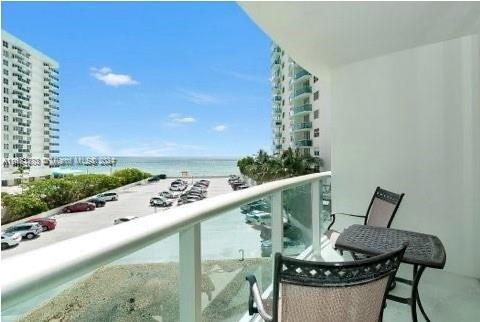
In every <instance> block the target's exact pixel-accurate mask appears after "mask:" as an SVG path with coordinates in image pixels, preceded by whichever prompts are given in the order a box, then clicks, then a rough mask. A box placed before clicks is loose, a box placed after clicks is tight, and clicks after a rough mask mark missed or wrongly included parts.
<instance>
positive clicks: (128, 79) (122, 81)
mask: <svg viewBox="0 0 480 322" xmlns="http://www.w3.org/2000/svg"><path fill="white" fill-rule="evenodd" d="M90 70H91V74H92V76H93V77H95V78H96V79H98V80H99V81H101V82H103V83H104V84H105V85H108V86H114V87H118V86H125V85H136V84H138V82H137V81H136V80H134V79H133V78H132V76H130V75H126V74H115V73H113V71H112V70H111V69H110V68H108V67H101V68H95V67H92V68H91V69H90Z"/></svg>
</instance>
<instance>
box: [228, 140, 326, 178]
mask: <svg viewBox="0 0 480 322" xmlns="http://www.w3.org/2000/svg"><path fill="white" fill-rule="evenodd" d="M237 164H238V167H239V169H240V172H241V173H242V174H244V175H245V176H247V177H249V178H252V179H253V180H255V181H256V182H257V183H263V182H268V181H272V180H277V179H282V178H288V177H293V176H299V175H304V174H309V173H314V172H318V171H319V169H320V167H321V166H322V165H323V161H322V159H320V158H318V157H312V156H310V155H304V154H302V153H300V151H299V150H292V149H291V148H289V149H288V150H285V151H283V153H282V154H281V155H280V156H279V157H276V156H270V155H268V153H266V152H265V151H263V150H260V151H258V153H257V154H256V155H255V156H254V157H246V158H243V159H241V160H239V161H238V163H237Z"/></svg>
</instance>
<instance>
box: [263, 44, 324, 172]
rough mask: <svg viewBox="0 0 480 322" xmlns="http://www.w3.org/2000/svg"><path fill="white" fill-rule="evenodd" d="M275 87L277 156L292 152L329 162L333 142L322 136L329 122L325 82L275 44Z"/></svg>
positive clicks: (274, 133)
mask: <svg viewBox="0 0 480 322" xmlns="http://www.w3.org/2000/svg"><path fill="white" fill-rule="evenodd" d="M271 83H272V129H273V133H272V134H273V146H272V150H273V153H274V154H277V155H278V154H281V152H282V151H285V150H287V149H288V148H292V149H293V150H299V151H300V152H301V153H303V154H306V155H312V156H317V157H321V158H325V157H327V158H328V159H329V157H330V153H329V149H330V144H329V140H330V138H329V135H328V134H325V135H321V134H324V133H323V132H326V131H325V129H328V126H327V125H328V124H327V122H328V118H329V115H327V105H328V102H327V99H328V98H327V95H325V94H324V93H322V88H321V87H322V85H321V83H322V82H321V81H319V79H318V78H317V77H315V76H314V75H312V74H310V73H309V72H308V71H306V70H305V69H303V68H302V67H301V66H300V65H298V64H296V63H295V61H293V60H292V59H291V58H290V57H289V56H288V55H287V54H285V52H284V51H283V50H282V49H281V48H280V47H279V46H277V45H276V44H272V47H271ZM322 123H323V124H322ZM325 141H328V143H327V142H325ZM324 142H325V143H324ZM324 161H326V162H328V164H329V163H330V162H329V161H330V160H324Z"/></svg>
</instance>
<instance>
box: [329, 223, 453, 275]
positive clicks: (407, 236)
mask: <svg viewBox="0 0 480 322" xmlns="http://www.w3.org/2000/svg"><path fill="white" fill-rule="evenodd" d="M404 242H408V247H407V249H406V250H405V254H404V255H403V258H402V262H404V263H408V264H417V265H424V266H427V267H432V268H443V267H444V266H445V261H446V258H447V256H446V253H445V248H444V247H443V244H442V242H441V241H440V239H439V238H438V237H437V236H433V235H427V234H422V233H417V232H413V231H407V230H399V229H392V228H384V227H375V226H368V225H351V226H350V227H348V228H346V229H345V230H344V231H343V232H342V233H341V234H340V236H339V237H338V239H337V241H336V242H335V248H337V249H341V250H349V251H354V252H358V253H364V254H368V255H379V254H383V253H385V252H388V251H390V250H393V249H395V248H398V247H400V246H401V245H402V244H403V243H404Z"/></svg>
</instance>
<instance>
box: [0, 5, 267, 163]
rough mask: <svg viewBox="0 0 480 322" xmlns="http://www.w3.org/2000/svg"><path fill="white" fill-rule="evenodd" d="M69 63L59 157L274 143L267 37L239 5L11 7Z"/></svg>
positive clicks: (13, 29)
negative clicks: (272, 138) (271, 127)
mask: <svg viewBox="0 0 480 322" xmlns="http://www.w3.org/2000/svg"><path fill="white" fill-rule="evenodd" d="M2 29H4V30H6V31H8V32H10V33H11V34H13V35H14V36H16V37H18V38H20V39H22V40H23V41H25V42H27V43H28V44H30V45H32V46H33V47H35V48H37V49H39V50H40V51H42V52H44V53H45V54H47V55H48V56H50V57H52V58H54V59H56V60H57V61H58V62H59V63H60V103H61V104H60V107H61V110H60V152H61V153H60V154H61V155H113V156H119V155H129V156H132V155H133V156H137V155H138V156H243V155H245V154H251V153H254V152H256V151H257V150H258V149H259V148H266V149H269V147H270V101H269V98H270V87H269V81H268V78H269V64H270V63H269V58H270V57H269V46H270V40H269V39H268V37H267V36H266V35H265V34H264V33H263V32H262V31H261V30H260V29H259V28H258V27H257V26H256V25H255V24H254V23H253V22H252V21H251V20H250V19H249V18H248V16H247V15H246V14H245V13H244V12H243V11H242V9H241V8H240V7H239V6H238V5H237V4H236V3H233V2H230V3H86V2H85V3H78V2H77V3H55V2H52V3H33V2H30V3H25V2H23V3H22V2H16V3H13V2H10V3H9V2H3V3H2Z"/></svg>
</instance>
